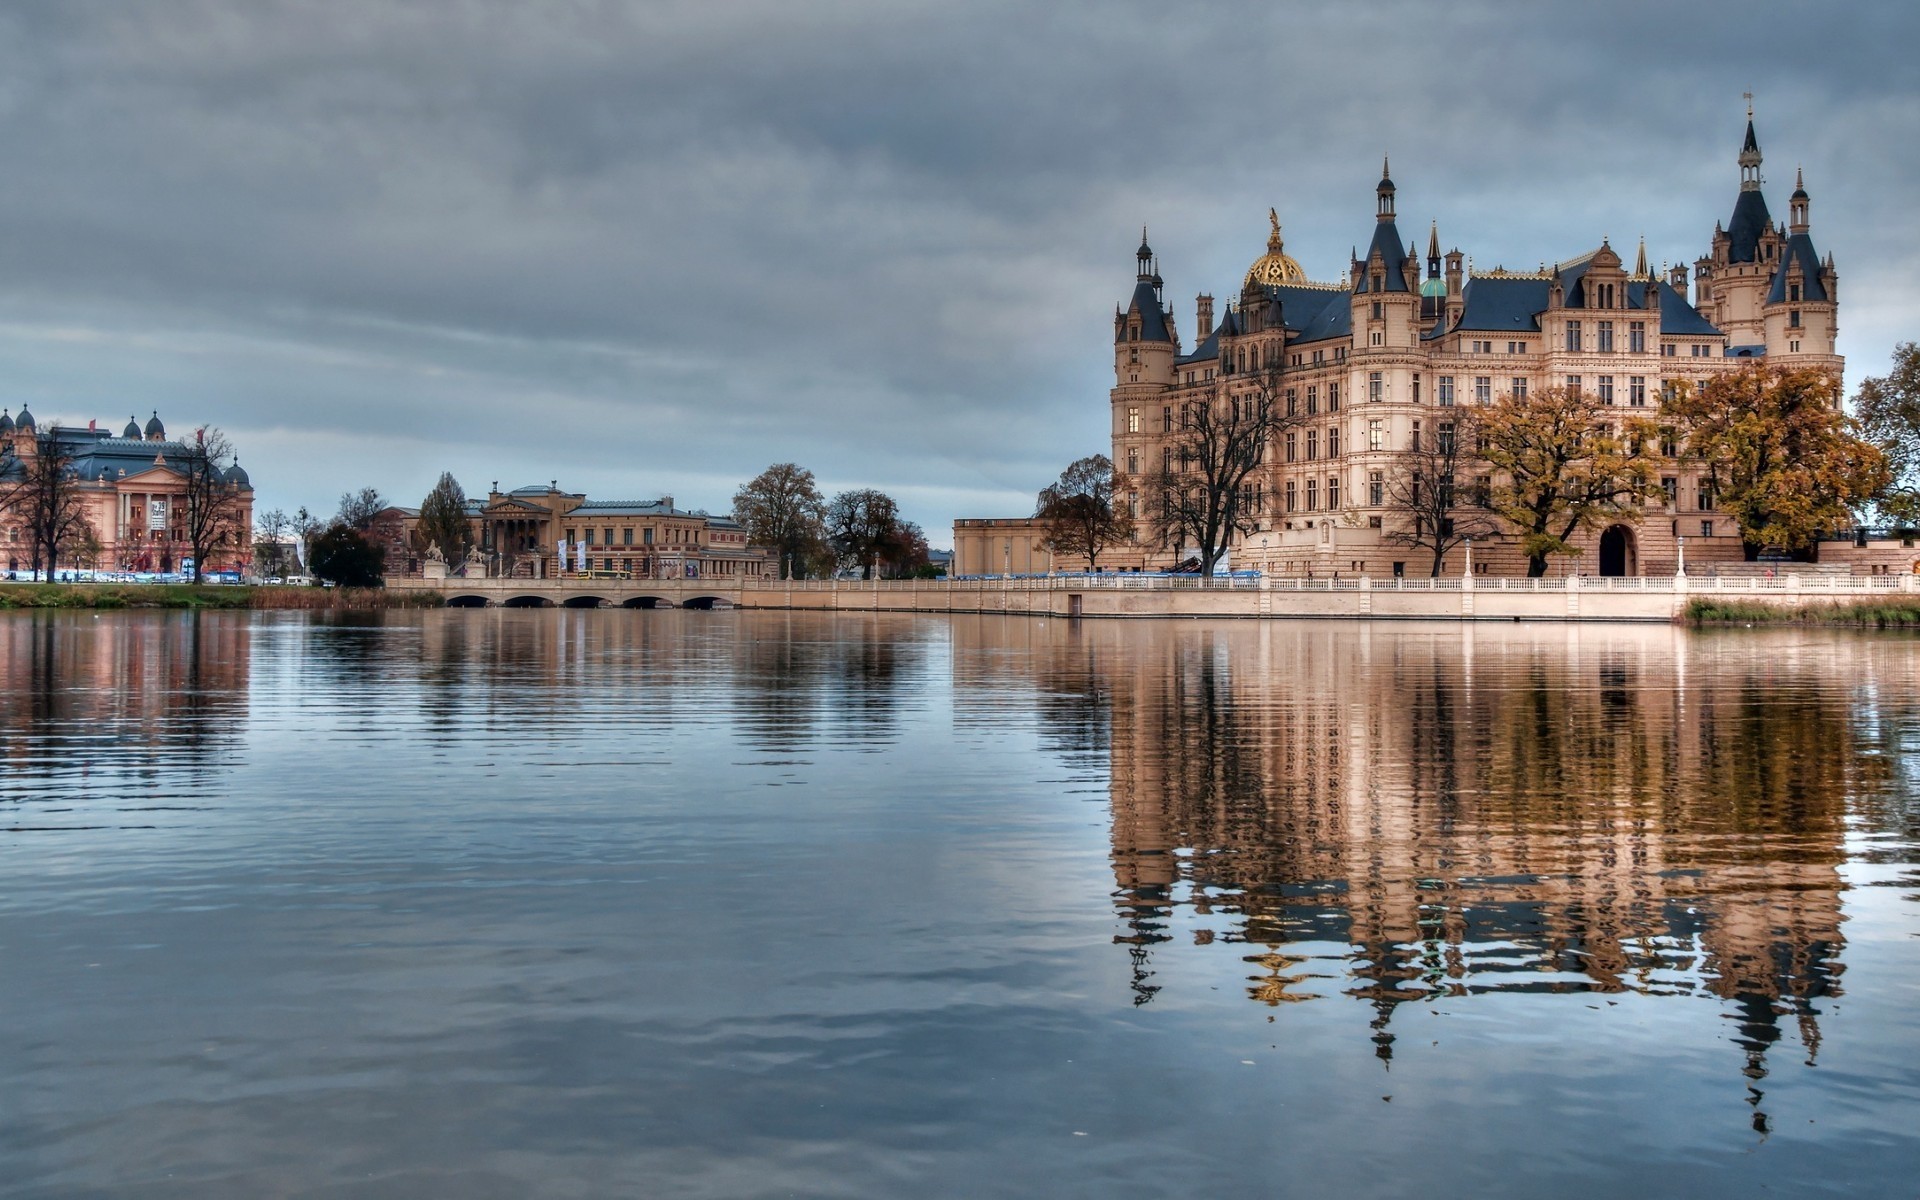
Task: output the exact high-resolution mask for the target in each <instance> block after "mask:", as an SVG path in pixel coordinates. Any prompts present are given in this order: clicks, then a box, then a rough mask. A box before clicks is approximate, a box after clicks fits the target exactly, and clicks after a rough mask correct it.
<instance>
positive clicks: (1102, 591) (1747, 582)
mask: <svg viewBox="0 0 1920 1200" xmlns="http://www.w3.org/2000/svg"><path fill="white" fill-rule="evenodd" d="M388 587H389V588H392V589H419V590H433V591H439V592H442V593H444V594H445V595H446V597H447V602H448V604H449V605H451V606H456V607H469V606H471V607H479V606H488V607H492V606H503V607H545V606H554V605H560V606H566V607H573V608H603V607H623V608H669V607H682V608H713V607H734V608H764V609H798V610H824V611H844V612H860V611H866V612H924V613H1013V614H1031V615H1034V616H1046V617H1237V618H1323V617H1350V618H1361V619H1374V620H1468V621H1516V620H1519V621H1654V622H1666V621H1673V620H1676V619H1678V618H1679V617H1680V616H1681V614H1682V613H1683V612H1684V611H1685V609H1686V606H1687V604H1688V603H1689V602H1690V601H1692V600H1695V599H1700V598H1727V599H1733V598H1738V599H1741V600H1744V601H1749V602H1754V603H1761V604H1770V605H1777V606H1779V607H1782V608H1798V607H1800V606H1803V605H1807V604H1818V603H1822V602H1835V603H1838V602H1851V601H1857V600H1862V599H1869V598H1871V597H1874V596H1892V595H1911V594H1913V593H1915V592H1920V577H1915V576H1912V575H1838V574H1821V573H1818V572H1808V573H1804V574H1802V573H1797V572H1791V571H1789V572H1783V573H1781V574H1779V575H1777V576H1774V577H1753V578H1715V577H1705V576H1702V577H1695V576H1684V575H1682V576H1623V577H1611V578H1601V577H1588V576H1562V577H1557V578H1545V579H1516V578H1502V577H1481V578H1478V579H1471V578H1462V577H1460V576H1452V577H1447V578H1441V579H1373V578H1370V577H1367V576H1359V577H1356V578H1345V579H1303V578H1286V577H1272V576H1259V577H1236V578H1232V579H1224V578H1223V579H1200V578H1194V577H1185V576H1151V575H1120V574H1115V575H1053V576H1044V577H1034V578H1007V579H955V580H943V579H931V580H888V581H879V582H875V581H860V580H765V581H760V582H753V581H746V580H725V581H721V580H646V579H634V580H607V579H586V578H580V579H564V578H563V579H542V580H533V579H476V580H466V579H448V580H444V581H441V580H435V581H431V582H429V581H426V580H419V579H398V580H392V581H389V583H388Z"/></svg>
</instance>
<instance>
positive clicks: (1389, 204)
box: [1373, 155, 1393, 221]
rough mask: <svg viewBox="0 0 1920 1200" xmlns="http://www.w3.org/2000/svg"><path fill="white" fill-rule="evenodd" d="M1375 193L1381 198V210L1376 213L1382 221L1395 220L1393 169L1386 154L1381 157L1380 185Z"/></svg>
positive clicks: (1375, 189) (1374, 190)
mask: <svg viewBox="0 0 1920 1200" xmlns="http://www.w3.org/2000/svg"><path fill="white" fill-rule="evenodd" d="M1373 194H1374V195H1375V197H1377V198H1378V200H1379V210H1378V211H1377V212H1376V213H1375V214H1374V215H1375V216H1376V217H1378V218H1379V219H1380V220H1382V221H1391V220H1393V169H1392V168H1391V167H1390V166H1389V165H1388V163H1387V158H1386V156H1385V155H1381V157H1380V186H1379V187H1376V188H1374V189H1373Z"/></svg>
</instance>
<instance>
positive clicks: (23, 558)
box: [0, 408, 253, 573]
mask: <svg viewBox="0 0 1920 1200" xmlns="http://www.w3.org/2000/svg"><path fill="white" fill-rule="evenodd" d="M41 432H42V430H41V429H40V428H39V425H38V423H37V422H36V420H35V418H34V416H33V414H32V413H31V412H29V411H28V410H27V409H25V408H22V409H21V410H20V412H19V413H18V414H17V415H16V414H14V413H13V412H11V411H0V496H4V495H5V493H6V490H7V482H6V481H7V480H8V479H18V478H19V476H20V475H21V473H22V472H23V471H24V470H25V469H26V466H27V463H28V462H29V460H31V459H32V458H33V456H34V455H35V454H36V453H38V448H39V442H40V436H39V435H40V433H41ZM58 433H59V438H60V442H61V445H62V446H63V447H64V448H65V450H66V451H67V453H69V454H71V455H72V459H73V471H74V474H75V475H76V476H77V479H78V484H77V487H76V489H75V494H76V495H77V497H78V498H79V501H80V504H81V507H82V511H83V513H84V516H85V520H86V524H87V527H88V529H89V530H91V532H92V539H91V541H90V542H89V541H82V540H77V541H76V542H75V543H74V544H73V546H72V557H71V558H69V557H64V556H63V557H62V559H61V561H60V562H59V563H58V564H55V566H54V569H55V570H64V569H67V568H73V567H82V568H89V569H95V568H97V569H99V570H103V571H156V572H160V573H170V572H173V571H181V570H185V569H186V567H185V565H184V563H185V562H186V561H190V560H191V558H192V555H193V548H192V543H191V541H190V539H189V538H188V535H187V506H186V491H187V486H186V473H185V472H184V471H183V470H182V469H181V468H180V467H179V466H178V465H177V464H178V463H179V461H180V460H181V458H182V457H183V456H185V455H186V454H187V453H188V450H187V447H186V446H185V445H184V444H183V443H182V442H181V441H179V440H178V439H170V438H168V436H167V430H166V426H165V425H164V424H163V423H162V422H161V420H160V414H159V413H157V412H156V413H154V414H153V416H152V417H151V418H150V419H149V420H148V421H147V423H146V424H145V425H144V426H143V425H141V423H140V421H139V420H138V419H137V418H131V417H130V418H128V420H127V424H126V427H125V428H124V429H122V430H121V432H120V433H119V434H118V435H117V436H116V435H115V434H114V433H113V431H112V429H111V428H107V429H102V428H100V427H98V425H97V423H96V422H93V421H89V422H87V427H86V428H85V429H80V428H77V427H67V426H61V427H60V428H59V431H58ZM223 477H224V480H225V483H226V486H228V487H230V488H232V489H233V491H234V493H235V499H236V501H237V503H236V504H235V506H234V508H233V512H232V516H231V519H230V520H228V521H225V522H223V524H226V525H227V526H229V528H228V529H227V530H226V535H225V536H224V537H222V538H221V539H220V541H219V544H218V545H216V546H215V547H214V549H213V552H212V553H211V555H210V556H209V557H210V559H211V561H209V562H207V563H203V564H202V569H203V570H205V571H210V572H211V571H242V572H244V571H246V570H247V569H248V567H249V562H250V559H251V556H252V549H251V537H250V532H249V531H250V530H251V529H252V528H253V482H252V480H251V479H249V478H248V476H247V473H246V471H244V470H242V469H241V467H240V463H239V461H238V460H237V459H236V460H235V461H234V462H233V463H231V464H229V465H228V466H227V467H226V468H225V469H224V471H223ZM17 508H18V505H17V504H16V505H14V506H12V507H10V508H0V540H4V543H5V545H4V557H5V567H6V569H7V570H8V571H25V570H27V569H28V568H29V567H30V565H31V563H32V560H33V547H32V545H31V544H30V542H31V540H32V539H31V537H30V535H29V534H28V532H27V529H26V518H25V515H24V514H23V513H21V512H18V511H15V509H17Z"/></svg>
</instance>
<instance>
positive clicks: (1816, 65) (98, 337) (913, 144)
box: [0, 0, 1920, 545]
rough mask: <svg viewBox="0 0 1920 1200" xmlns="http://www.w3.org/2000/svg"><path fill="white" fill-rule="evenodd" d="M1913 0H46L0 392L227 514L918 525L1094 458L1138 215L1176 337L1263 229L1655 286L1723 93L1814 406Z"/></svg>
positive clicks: (1911, 267) (19, 87)
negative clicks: (122, 448) (534, 492)
mask: <svg viewBox="0 0 1920 1200" xmlns="http://www.w3.org/2000/svg"><path fill="white" fill-rule="evenodd" d="M1917 42H1920V6H1913V5H1909V4H1905V3H1893V2H1888V3H1882V4H1874V5H1871V6H1868V5H1857V6H1856V5H1844V4H1843V5H1834V4H1822V5H1778V6H1765V5H1759V4H1755V3H1751V2H1750V0H1748V2H1737V3H1689V4H1672V3H1666V4H1649V5H1604V6H1596V5H1580V6H1558V5H1520V4H1471V3H1450V4H1444V5H1443V4H1435V3H1431V2H1430V0H1422V2H1417V3H1405V4H1352V3H1337V4H1336V3H1320V4H1314V5H1295V4H1269V5H1264V6H1248V5H1230V6H1225V5H1223V6H1219V7H1210V6H1203V5H1195V4H1188V5H1174V6H1168V5H1165V4H1151V5H1148V4H1122V3H1113V2H1103V3H1099V4H1087V5H1065V4H1058V5H1021V4H997V3H966V4H952V3H946V4H940V5H934V6H924V7H918V6H908V5H902V4H890V3H877V2H876V3H860V2H824V0H823V2H816V3H793V2H791V0H780V2H774V0H765V2H763V0H707V2H705V3H685V4H675V3H660V4H639V3H592V2H586V0H581V2H576V3H560V2H557V0H546V2H543V3H539V4H528V3H522V2H518V0H498V2H493V0H461V2H457V3H456V2H448V3H442V4H433V3H420V4H407V5H401V4H395V3H393V2H392V0H316V2H313V3H273V2H269V0H232V2H227V3H219V2H214V0H200V2H192V0H180V2H174V3H165V4H145V3H139V4H135V3H85V2H77V0H49V2H47V3H16V4H11V5H8V6H7V7H5V8H4V9H0V147H3V148H4V160H3V162H4V169H3V170H0V372H4V377H3V378H0V404H5V405H6V406H7V407H10V408H12V409H14V410H16V411H17V410H18V409H19V407H20V406H21V405H22V404H28V405H30V406H31V407H32V409H33V411H34V413H35V414H36V416H38V417H39V418H41V419H42V420H47V419H51V418H56V417H58V418H61V419H64V420H67V421H69V422H73V421H76V420H77V421H80V422H84V421H86V420H88V419H92V418H97V419H99V420H101V421H112V422H114V423H116V424H118V423H123V422H125V420H126V419H127V417H128V415H129V414H134V415H137V416H139V417H140V418H141V419H142V420H143V421H144V419H145V418H146V415H147V413H148V412H149V411H151V410H154V409H158V410H159V411H160V413H161V415H162V417H163V418H165V419H166V420H167V421H168V423H169V425H170V426H172V427H174V428H176V429H178V428H183V427H191V426H193V425H196V424H201V423H211V424H216V425H219V426H221V427H223V428H224V429H226V430H227V431H228V433H229V434H230V435H231V436H232V437H233V439H234V441H235V442H236V443H237V444H238V446H239V447H240V453H241V460H242V462H243V463H244V464H245V465H246V467H247V469H248V471H249V472H250V474H251V475H252V477H253V479H254V481H255V484H256V487H257V488H258V490H259V501H260V504H261V505H262V506H263V507H271V506H276V505H277V506H283V507H287V508H289V509H291V508H292V507H294V506H296V505H299V504H306V505H308V506H311V507H313V508H315V509H324V510H326V511H329V512H330V511H331V510H332V508H333V505H334V502H335V500H336V499H337V497H338V495H339V493H340V492H341V491H342V490H344V489H346V488H349V487H359V486H361V485H363V484H369V483H370V484H374V485H376V486H378V487H379V488H380V489H381V490H382V491H383V492H384V493H386V494H388V495H390V496H392V497H394V498H396V499H397V500H400V501H401V502H404V503H417V502H418V498H419V496H420V495H422V494H423V493H424V492H425V491H426V489H427V487H428V486H429V485H430V484H431V483H432V481H433V479H434V478H435V477H436V476H437V474H438V473H439V471H441V470H442V469H451V470H453V471H454V473H455V474H456V475H457V476H458V477H459V478H460V480H461V481H462V482H463V483H464V484H465V485H466V487H467V489H468V491H469V492H470V493H471V492H478V491H484V490H485V488H486V487H487V486H488V485H489V483H491V482H492V481H494V480H496V479H497V480H498V481H499V482H500V484H501V485H502V486H504V487H513V486H517V485H520V484H524V483H529V482H541V483H544V482H545V481H547V480H549V479H555V478H557V479H559V481H560V482H561V484H562V486H564V487H568V488H572V489H574V490H582V491H588V492H591V493H592V494H594V495H596V496H602V497H608V498H616V497H618V498H646V497H653V496H657V495H661V494H666V493H671V494H672V495H674V496H675V497H676V498H677V499H678V500H679V502H680V503H681V504H682V505H683V506H687V507H693V506H700V507H706V508H709V509H713V510H715V511H720V510H724V509H725V508H726V507H727V505H728V503H729V498H730V497H731V495H732V493H733V491H734V488H735V487H736V486H737V485H738V483H739V482H740V481H742V480H744V479H746V478H748V477H750V476H752V475H753V474H755V473H756V472H758V471H759V470H760V469H761V468H762V467H764V466H766V465H767V464H768V463H770V462H774V461H780V460H789V459H791V460H794V461H797V462H800V463H802V464H803V465H806V466H809V467H811V468H813V469H814V471H815V472H816V473H817V474H818V475H819V476H820V478H821V481H822V483H823V485H824V486H825V487H827V488H828V489H829V490H833V489H837V488H841V487H849V486H876V487H880V488H882V489H884V490H887V491H889V492H892V493H894V494H895V495H897V496H898V497H899V498H900V499H901V500H902V502H903V505H904V506H905V508H906V511H907V514H908V515H909V516H910V517H912V518H914V519H916V520H918V521H920V522H921V523H922V524H923V525H925V526H926V528H927V530H928V532H929V534H930V536H931V540H932V541H933V542H934V544H935V545H948V544H950V537H951V533H950V529H949V526H950V523H951V521H952V519H953V518H954V517H955V516H972V515H1017V514H1021V513H1024V512H1026V511H1029V510H1030V508H1031V505H1032V497H1033V493H1034V491H1035V490H1036V489H1038V488H1039V487H1040V486H1041V485H1042V484H1044V483H1046V482H1048V481H1049V480H1050V479H1051V478H1052V477H1053V476H1054V475H1055V474H1057V473H1058V471H1059V469H1060V468H1061V467H1062V466H1064V465H1065V464H1066V463H1067V462H1068V461H1069V460H1071V459H1073V458H1075V457H1078V456H1080V455H1082V454H1087V453H1092V452H1094V451H1096V450H1104V449H1106V447H1107V444H1108V441H1107V432H1106V431H1107V414H1106V390H1107V388H1108V386H1109V385H1110V383H1111V379H1112V361H1111V358H1110V354H1111V340H1110V339H1111V330H1112V326H1111V315H1112V311H1113V305H1114V304H1115V302H1116V301H1119V300H1122V299H1123V298H1125V297H1126V296H1127V295H1128V293H1129V292H1130V290H1131V286H1132V275H1133V262H1132V254H1133V248H1134V246H1135V244H1136V241H1137V237H1138V234H1139V229H1140V226H1141V225H1142V224H1146V225H1147V226H1149V227H1150V230H1151V234H1152V241H1153V245H1154V248H1155V249H1156V250H1157V251H1158V252H1159V254H1160V261H1161V271H1162V274H1163V275H1164V276H1165V278H1166V280H1167V292H1168V296H1169V298H1171V299H1175V300H1176V306H1177V307H1176V311H1177V316H1178V319H1179V323H1180V327H1181V331H1182V333H1183V334H1184V335H1186V336H1187V338H1188V341H1189V344H1191V339H1192V332H1193V303H1192V297H1193V296H1194V294H1195V293H1196V292H1199V291H1202V290H1206V291H1211V292H1213V293H1214V294H1216V295H1218V296H1221V297H1222V298H1223V299H1224V298H1225V297H1226V296H1227V295H1228V294H1229V293H1231V292H1233V291H1234V290H1236V289H1237V287H1238V284H1239V279H1240V276H1241V274H1242V272H1244V270H1245V269H1246V266H1247V264H1248V263H1249V262H1250V261H1252V259H1253V258H1255V257H1256V256H1257V255H1258V254H1259V253H1261V251H1262V250H1263V248H1264V240H1265V237H1266V225H1267V222H1266V210H1267V208H1268V206H1269V205H1271V206H1274V207H1277V208H1278V209H1279V211H1280V214H1281V219H1282V221H1283V222H1284V223H1285V225H1286V232H1287V245H1288V250H1289V252H1290V253H1292V254H1293V255H1294V256H1295V257H1296V258H1298V259H1299V260H1300V261H1301V262H1302V264H1303V265H1304V266H1305V267H1306V269H1307V271H1308V273H1309V274H1310V275H1312V276H1313V277H1315V278H1320V279H1332V278H1335V277H1337V276H1338V275H1339V273H1340V271H1341V270H1342V269H1343V268H1344V266H1345V263H1346V261H1347V257H1346V256H1347V253H1348V249H1349V247H1350V246H1353V245H1355V244H1360V245H1364V244H1365V243H1366V241H1367V240H1368V238H1369V237H1370V235H1371V226H1372V223H1373V222H1372V204H1373V195H1372V188H1373V184H1374V182H1375V181H1376V180H1377V179H1378V171H1379V163H1380V157H1381V155H1382V153H1390V154H1391V155H1392V157H1393V167H1394V177H1395V181H1396V183H1398V185H1399V205H1400V221H1401V230H1402V232H1404V233H1406V234H1407V235H1408V236H1409V237H1415V236H1417V237H1419V238H1420V239H1422V240H1423V241H1424V238H1425V236H1426V230H1427V224H1428V221H1429V220H1437V221H1438V222H1439V226H1440V233H1441V238H1442V241H1443V242H1444V243H1445V244H1446V245H1447V246H1449V247H1451V246H1455V245H1457V246H1458V247H1459V248H1460V249H1461V250H1463V251H1465V252H1466V253H1467V254H1469V255H1471V256H1472V257H1473V258H1474V260H1475V262H1476V264H1477V265H1479V266H1481V267H1483V268H1485V267H1491V266H1494V265H1500V264H1503V265H1506V266H1509V267H1515V268H1526V269H1532V268H1534V267H1535V266H1537V265H1538V264H1539V263H1541V262H1543V261H1552V260H1556V259H1565V258H1570V257H1573V256H1574V255H1577V254H1580V253H1583V252H1585V251H1586V250H1589V249H1591V248H1592V247H1593V246H1594V245H1596V244H1597V243H1598V242H1599V240H1600V238H1601V237H1602V235H1606V236H1609V237H1611V238H1612V240H1613V243H1614V245H1615V247H1616V248H1619V249H1620V250H1621V251H1622V253H1623V254H1627V255H1631V253H1632V247H1633V244H1634V239H1636V238H1637V237H1638V236H1640V235H1642V234H1644V235H1645V237H1646V239H1647V246H1648V253H1649V255H1650V256H1651V257H1652V258H1653V259H1654V260H1655V262H1656V264H1657V263H1658V262H1659V261H1661V260H1674V261H1682V260H1684V261H1688V262H1691V261H1692V259H1693V258H1695V257H1696V256H1698V255H1699V254H1701V253H1703V252H1704V251H1705V250H1706V248H1707V243H1708V238H1709V236H1710V234H1711V232H1712V229H1713V224H1714V222H1715V221H1716V220H1721V221H1724V220H1725V219H1726V218H1727V217H1728V215H1729V214H1730V213H1731V211H1732V207H1733V202H1734V197H1735V193H1736V190H1737V187H1738V178H1739V175H1738V170H1737V167H1736V165H1735V162H1734V155H1735V152H1736V151H1737V149H1738V144H1739V139H1740V136H1741V132H1742V121H1743V118H1744V110H1743V108H1742V100H1741V93H1742V92H1744V91H1747V90H1749V89H1750V90H1752V91H1753V92H1754V93H1755V97H1756V99H1755V104H1756V107H1757V110H1758V116H1757V125H1758V128H1759V133H1760V139H1761V144H1762V147H1763V149H1764V151H1765V152H1766V156H1767V161H1766V175H1767V179H1768V188H1767V197H1768V201H1769V204H1770V205H1771V207H1772V208H1773V210H1774V212H1775V214H1776V215H1777V216H1784V214H1785V212H1786V194H1787V192H1788V191H1790V190H1791V189H1792V180H1793V171H1794V168H1795V166H1796V165H1802V166H1804V167H1805V169H1806V178H1807V187H1808V190H1809V191H1810V192H1811V193H1812V196H1813V233H1814V238H1815V241H1816V242H1817V243H1818V245H1819V246H1820V248H1821V250H1822V252H1825V251H1828V250H1831V251H1832V252H1833V254H1834V256H1835V259H1836V261H1837V265H1838V268H1839V271H1840V279H1841V303H1842V312H1841V330H1842V336H1841V349H1842V351H1843V352H1844V353H1845V354H1846V355H1847V357H1848V362H1849V369H1848V377H1849V378H1848V382H1849V386H1850V387H1851V386H1852V385H1853V384H1856V383H1857V382H1858V380H1859V379H1860V378H1861V377H1863V376H1864V375H1867V374H1874V373H1878V372H1880V371H1883V370H1884V369H1885V367H1886V365H1887V361H1888V357H1889V354H1890V351H1891V349H1892V346H1893V344H1894V343H1895V342H1896V341H1897V340H1904V339H1912V338H1915V337H1917V336H1920V290H1917V289H1916V287H1915V280H1916V278H1917V277H1920V230H1916V228H1915V216H1914V212H1913V209H1914V205H1915V197H1916V191H1917V185H1920V178H1917V176H1920V170H1916V166H1915V158H1914V153H1913V148H1914V146H1915V145H1917V144H1920V71H1916V70H1915V69H1914V67H1913V59H1912V50H1913V47H1914V45H1915V44H1916V43H1917Z"/></svg>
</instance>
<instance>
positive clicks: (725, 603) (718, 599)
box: [680, 596, 735, 610]
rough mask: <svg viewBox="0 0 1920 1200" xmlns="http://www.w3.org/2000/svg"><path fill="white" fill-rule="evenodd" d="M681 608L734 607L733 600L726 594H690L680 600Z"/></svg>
mask: <svg viewBox="0 0 1920 1200" xmlns="http://www.w3.org/2000/svg"><path fill="white" fill-rule="evenodd" d="M680 607H681V608H697V609H702V610H705V609H713V608H733V607H735V606H734V603H733V601H731V600H729V599H727V598H726V597H725V596H689V597H687V598H686V599H685V600H682V601H681V602H680Z"/></svg>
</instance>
